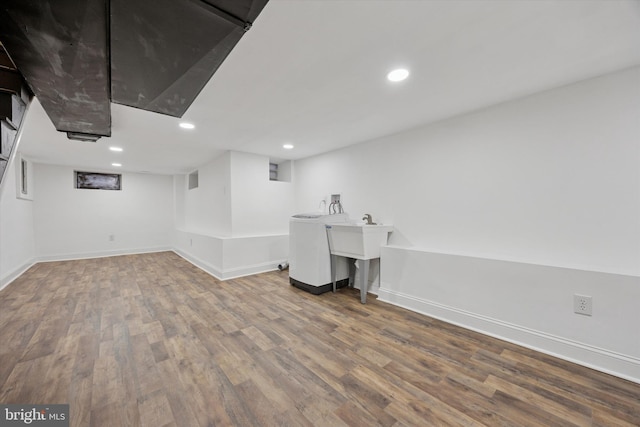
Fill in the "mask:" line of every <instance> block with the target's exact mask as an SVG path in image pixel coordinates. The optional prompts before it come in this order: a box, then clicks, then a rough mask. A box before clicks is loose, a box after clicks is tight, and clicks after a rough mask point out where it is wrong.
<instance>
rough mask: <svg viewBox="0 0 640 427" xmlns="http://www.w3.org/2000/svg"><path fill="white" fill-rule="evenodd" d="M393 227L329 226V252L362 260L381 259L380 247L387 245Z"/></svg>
mask: <svg viewBox="0 0 640 427" xmlns="http://www.w3.org/2000/svg"><path fill="white" fill-rule="evenodd" d="M392 231H393V226H391V225H382V224H331V225H327V235H328V237H329V250H330V251H331V254H332V255H339V256H344V257H349V258H356V259H361V260H370V259H373V258H380V247H381V246H383V245H386V244H387V239H388V237H389V233H391V232H392Z"/></svg>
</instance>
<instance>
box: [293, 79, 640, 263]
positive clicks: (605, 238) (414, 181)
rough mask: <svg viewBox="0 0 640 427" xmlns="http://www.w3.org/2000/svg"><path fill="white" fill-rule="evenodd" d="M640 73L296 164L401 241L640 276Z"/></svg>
mask: <svg viewBox="0 0 640 427" xmlns="http://www.w3.org/2000/svg"><path fill="white" fill-rule="evenodd" d="M638 117H640V69H638V68H635V69H631V70H627V71H623V72H619V73H615V74H611V75H608V76H604V77H602V78H598V79H593V80H589V81H585V82H582V83H577V84H574V85H571V86H567V87H563V88H560V89H557V90H553V91H548V92H544V93H541V94H538V95H535V96H530V97H528V98H525V99H522V100H518V101H514V102H509V103H505V104H501V105H498V106H495V107H492V108H488V109H485V110H482V111H479V112H475V113H473V114H468V115H465V116H462V117H458V118H454V119H451V120H446V121H443V122H440V123H437V124H434V125H431V126H426V127H422V128H419V129H416V130H414V131H411V132H406V133H402V134H398V135H394V136H390V137H387V138H382V139H379V140H376V141H373V142H370V143H366V144H359V145H356V146H352V147H350V148H347V149H344V150H340V151H335V152H331V153H328V154H325V155H321V156H316V157H313V158H309V159H305V160H301V161H297V162H296V181H295V189H296V190H295V191H296V193H295V199H296V204H297V209H296V210H297V211H309V210H315V209H316V208H317V206H318V202H319V200H320V199H322V198H323V197H325V196H326V195H327V194H330V193H332V192H338V193H342V201H343V205H344V206H345V209H346V210H347V212H349V213H350V214H351V216H352V217H354V218H361V217H362V214H364V213H365V212H366V213H371V214H372V215H373V217H374V219H375V220H378V222H381V221H382V222H392V223H393V224H394V225H395V226H396V232H395V233H394V234H393V235H392V239H391V241H392V243H394V244H401V245H404V246H416V247H422V248H427V249H430V250H434V251H439V252H447V253H457V254H469V255H474V256H486V257H489V258H498V259H511V260H517V261H524V262H531V263H536V264H548V265H557V266H564V267H575V268H582V269H587V270H597V271H605V272H611V273H620V274H632V275H640V161H639V159H640V144H639V141H640V121H639V120H638Z"/></svg>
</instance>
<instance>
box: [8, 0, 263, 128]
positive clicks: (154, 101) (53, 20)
mask: <svg viewBox="0 0 640 427" xmlns="http://www.w3.org/2000/svg"><path fill="white" fill-rule="evenodd" d="M267 2H268V0H133V1H132V0H110V1H109V0H84V1H81V2H78V1H77V0H3V2H2V6H1V9H0V41H2V42H3V43H4V45H5V47H6V49H7V51H8V52H9V55H10V56H11V58H12V59H13V61H14V62H15V64H16V66H17V67H18V70H19V71H20V72H21V73H22V75H23V76H24V77H25V79H26V81H27V83H28V84H29V85H30V86H31V88H32V90H33V91H34V93H35V95H36V96H37V97H38V99H39V100H40V103H41V104H42V106H43V107H44V109H45V111H46V112H47V114H48V115H49V117H50V118H51V121H52V122H53V123H54V125H55V127H56V129H58V130H59V131H61V132H67V135H68V136H69V138H73V139H81V140H97V138H99V137H100V136H110V135H111V112H110V106H109V102H115V103H118V104H124V105H128V106H132V107H136V108H140V109H143V110H148V111H154V112H158V113H163V114H168V115H171V116H175V117H181V116H182V115H183V114H184V113H185V111H186V110H187V108H188V107H189V106H190V105H191V103H192V102H193V101H194V100H195V98H196V96H197V95H198V93H200V91H201V90H202V88H203V87H204V86H205V85H206V83H207V82H208V81H209V79H210V78H211V76H212V75H213V74H214V73H215V71H216V70H217V69H218V67H219V66H220V64H222V62H223V61H224V59H225V58H226V57H227V55H228V54H229V52H231V50H232V49H233V47H234V46H235V45H236V44H237V43H238V41H239V40H240V38H241V37H242V35H243V34H244V33H245V31H246V30H248V29H249V28H250V27H251V25H252V24H253V22H254V20H255V19H256V18H257V16H258V14H259V13H260V12H261V11H262V9H263V8H264V7H265V5H266V4H267Z"/></svg>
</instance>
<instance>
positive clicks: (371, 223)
mask: <svg viewBox="0 0 640 427" xmlns="http://www.w3.org/2000/svg"><path fill="white" fill-rule="evenodd" d="M362 219H363V220H364V221H367V225H375V222H372V221H371V214H364V216H363V217H362Z"/></svg>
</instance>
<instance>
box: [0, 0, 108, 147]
mask: <svg viewBox="0 0 640 427" xmlns="http://www.w3.org/2000/svg"><path fill="white" fill-rule="evenodd" d="M107 30H108V19H107V2H106V0H85V1H81V2H79V1H76V0H3V2H2V8H1V9H0V40H1V41H2V43H3V44H4V46H5V48H6V50H7V52H8V53H9V55H10V56H11V59H13V62H14V63H15V64H16V66H17V67H18V70H19V71H20V73H22V75H23V76H24V78H25V80H26V81H27V83H28V84H29V86H30V87H31V90H32V91H33V93H34V94H35V95H36V97H37V98H38V100H39V101H40V103H41V104H42V107H43V108H44V109H45V111H46V112H47V114H48V116H49V118H50V119H51V121H52V122H53V124H54V126H55V127H56V129H57V130H59V131H61V132H77V133H81V134H93V135H99V136H110V135H111V111H110V108H109V100H110V96H109V95H110V94H109V90H110V88H109V58H108V44H107V43H108V37H107V35H108V31H107Z"/></svg>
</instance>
